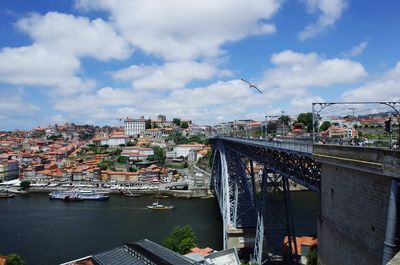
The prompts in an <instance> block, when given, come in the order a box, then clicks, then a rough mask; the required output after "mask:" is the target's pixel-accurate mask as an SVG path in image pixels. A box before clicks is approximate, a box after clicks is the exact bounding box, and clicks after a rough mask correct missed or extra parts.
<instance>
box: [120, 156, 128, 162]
mask: <svg viewBox="0 0 400 265" xmlns="http://www.w3.org/2000/svg"><path fill="white" fill-rule="evenodd" d="M117 162H118V163H120V164H125V163H126V162H128V157H126V156H118V158H117Z"/></svg>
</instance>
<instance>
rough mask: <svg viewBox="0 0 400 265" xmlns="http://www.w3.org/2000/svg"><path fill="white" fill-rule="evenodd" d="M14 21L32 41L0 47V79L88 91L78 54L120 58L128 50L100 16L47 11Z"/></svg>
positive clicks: (61, 92)
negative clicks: (19, 45)
mask: <svg viewBox="0 0 400 265" xmlns="http://www.w3.org/2000/svg"><path fill="white" fill-rule="evenodd" d="M16 25H17V27H18V28H19V29H20V30H22V31H24V32H26V33H27V34H28V35H29V36H30V37H31V38H32V39H33V44H32V45H30V46H25V47H18V48H3V49H2V50H1V51H0V82H4V83H9V84H13V85H26V86H39V87H40V86H45V87H51V88H55V89H56V90H55V92H56V94H58V95H68V94H74V93H77V92H80V91H88V90H90V89H91V88H93V87H94V86H95V82H94V81H93V80H88V79H86V78H82V77H80V76H79V75H80V73H81V70H82V69H81V65H80V58H81V57H93V58H96V59H99V60H109V59H123V58H127V57H128V56H129V55H130V53H131V49H130V48H129V45H128V43H127V42H126V41H125V40H124V39H123V38H122V37H120V36H118V35H117V34H116V33H115V31H114V30H113V29H112V27H111V26H110V25H109V24H107V23H106V22H104V21H103V20H101V19H95V20H92V21H90V20H89V19H87V18H82V17H75V16H73V15H66V14H61V13H56V12H49V13H47V14H46V15H43V16H42V15H38V14H32V15H30V16H29V17H26V18H23V19H20V20H19V21H18V22H17V23H16Z"/></svg>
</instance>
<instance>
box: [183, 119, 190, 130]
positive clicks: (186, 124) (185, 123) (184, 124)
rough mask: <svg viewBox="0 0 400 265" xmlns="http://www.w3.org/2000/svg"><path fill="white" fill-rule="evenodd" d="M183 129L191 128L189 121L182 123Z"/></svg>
mask: <svg viewBox="0 0 400 265" xmlns="http://www.w3.org/2000/svg"><path fill="white" fill-rule="evenodd" d="M181 128H183V129H187V128H189V124H188V123H187V121H183V122H181Z"/></svg>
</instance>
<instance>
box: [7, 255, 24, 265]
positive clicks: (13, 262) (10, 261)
mask: <svg viewBox="0 0 400 265" xmlns="http://www.w3.org/2000/svg"><path fill="white" fill-rule="evenodd" d="M6 264H7V265H26V262H25V260H23V259H22V258H21V257H20V256H18V255H17V254H15V253H12V254H10V255H8V256H7V259H6Z"/></svg>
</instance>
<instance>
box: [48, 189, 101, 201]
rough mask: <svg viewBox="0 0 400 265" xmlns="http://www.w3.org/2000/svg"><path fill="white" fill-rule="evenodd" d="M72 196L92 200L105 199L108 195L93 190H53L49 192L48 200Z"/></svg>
mask: <svg viewBox="0 0 400 265" xmlns="http://www.w3.org/2000/svg"><path fill="white" fill-rule="evenodd" d="M69 196H73V197H79V198H80V199H82V200H92V201H106V200H108V199H109V196H108V195H107V194H104V193H98V192H96V191H95V190H91V191H86V190H78V191H53V192H50V193H49V199H50V200H64V199H65V198H66V197H69Z"/></svg>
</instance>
